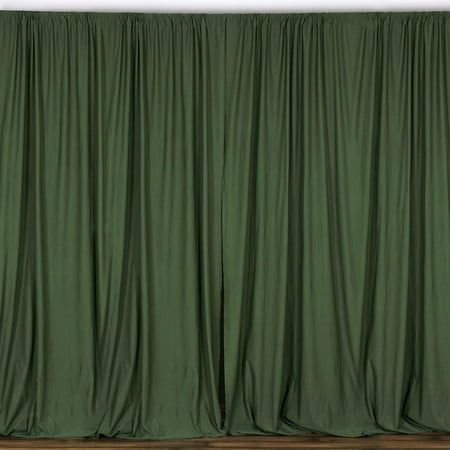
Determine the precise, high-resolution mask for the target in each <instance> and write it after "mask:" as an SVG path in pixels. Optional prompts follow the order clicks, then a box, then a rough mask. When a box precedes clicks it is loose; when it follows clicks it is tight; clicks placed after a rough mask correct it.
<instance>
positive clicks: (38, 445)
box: [0, 433, 450, 450]
mask: <svg viewBox="0 0 450 450" xmlns="http://www.w3.org/2000/svg"><path fill="white" fill-rule="evenodd" d="M30 448H33V449H54V448H55V449H57V448H63V449H65V450H75V449H80V448H82V449H85V450H96V449H120V448H122V449H140V450H146V449H159V450H166V449H167V450H174V449H191V450H194V449H204V448H207V449H239V450H250V449H264V448H265V449H272V450H284V449H292V448H298V449H322V450H324V449H346V450H356V449H378V448H383V449H388V448H390V449H429V448H439V449H450V435H449V434H441V433H429V434H421V435H382V436H373V437H363V438H338V437H331V436H320V435H313V436H242V437H241V436H239V437H232V436H227V437H222V438H199V439H179V440H170V441H132V440H121V439H93V438H86V439H23V438H6V437H5V438H0V449H11V450H19V449H30Z"/></svg>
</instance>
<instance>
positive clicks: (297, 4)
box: [0, 0, 450, 13]
mask: <svg viewBox="0 0 450 450" xmlns="http://www.w3.org/2000/svg"><path fill="white" fill-rule="evenodd" d="M0 9H12V10H41V11H45V10H52V11H58V10H59V11H142V12H192V13H194V12H217V13H219V12H309V11H418V10H435V11H445V10H450V0H0Z"/></svg>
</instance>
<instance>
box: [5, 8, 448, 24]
mask: <svg viewBox="0 0 450 450" xmlns="http://www.w3.org/2000/svg"><path fill="white" fill-rule="evenodd" d="M449 18H450V11H438V10H436V11H380V12H377V11H363V12H344V11H338V12H280V13H277V12H274V13H270V12H265V13H263V12H261V13H259V12H248V13H245V12H243V13H241V12H240V13H222V12H220V13H215V12H208V13H189V12H186V13H184V12H173V13H172V12H106V11H105V12H99V11H26V10H23V11H22V10H3V11H0V19H9V20H14V19H16V20H17V19H24V20H32V21H44V22H45V21H54V20H56V21H58V20H63V21H65V20H68V19H80V20H88V21H89V20H94V21H100V22H101V21H106V22H110V21H116V20H118V21H124V20H132V21H147V20H149V21H156V22H158V21H160V20H161V21H163V22H165V21H171V20H181V21H182V22H184V21H186V22H190V21H191V20H193V21H199V20H200V21H202V20H204V21H209V22H212V23H218V24H219V23H225V22H230V23H233V22H239V23H240V22H243V21H244V22H247V21H250V22H254V21H256V22H260V21H265V20H270V21H275V22H276V21H308V20H311V19H316V20H319V21H339V22H355V21H358V22H363V23H364V22H374V21H375V22H377V21H385V20H389V21H397V20H400V21H410V20H419V21H422V20H423V21H430V20H431V21H434V20H447V19H449Z"/></svg>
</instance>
